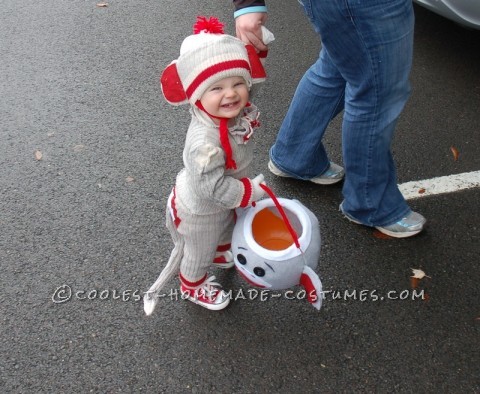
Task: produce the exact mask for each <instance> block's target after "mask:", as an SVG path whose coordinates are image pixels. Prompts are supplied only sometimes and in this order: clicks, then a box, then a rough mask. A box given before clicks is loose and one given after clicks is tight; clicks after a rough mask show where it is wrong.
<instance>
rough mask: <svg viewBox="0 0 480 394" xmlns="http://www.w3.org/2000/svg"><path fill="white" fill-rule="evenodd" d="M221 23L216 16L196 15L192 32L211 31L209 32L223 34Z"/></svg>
mask: <svg viewBox="0 0 480 394" xmlns="http://www.w3.org/2000/svg"><path fill="white" fill-rule="evenodd" d="M223 26H224V25H223V23H221V22H220V21H219V20H218V19H217V18H215V17H214V16H211V17H210V18H209V19H207V18H206V17H204V16H197V21H196V22H195V24H194V25H193V34H200V33H202V32H204V33H211V34H224V31H223Z"/></svg>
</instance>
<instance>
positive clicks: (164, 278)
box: [143, 210, 185, 316]
mask: <svg viewBox="0 0 480 394" xmlns="http://www.w3.org/2000/svg"><path fill="white" fill-rule="evenodd" d="M167 228H168V229H169V230H170V233H171V235H172V238H173V242H174V245H175V246H174V248H173V250H172V253H171V254H170V258H169V259H168V262H167V265H166V266H165V268H164V269H163V270H162V272H161V273H160V276H159V277H158V278H157V280H156V281H155V283H154V284H153V285H152V286H151V287H150V289H148V291H147V292H146V293H145V295H144V297H143V309H144V311H145V313H146V315H147V316H150V315H151V314H152V313H153V310H154V309H155V306H156V305H157V302H158V298H159V297H158V292H159V290H160V289H162V287H163V286H165V284H166V283H168V282H169V281H171V280H172V279H173V277H174V276H176V275H177V274H178V272H179V270H180V263H181V261H182V257H183V250H184V247H185V239H184V238H183V237H182V236H181V235H180V234H179V233H178V231H177V229H176V228H175V224H174V223H173V220H172V217H171V216H170V212H168V210H167Z"/></svg>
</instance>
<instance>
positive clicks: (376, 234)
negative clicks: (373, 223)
mask: <svg viewBox="0 0 480 394" xmlns="http://www.w3.org/2000/svg"><path fill="white" fill-rule="evenodd" d="M373 236H374V237H375V238H378V239H392V238H393V237H391V236H390V235H387V234H384V233H382V232H380V231H378V230H373Z"/></svg>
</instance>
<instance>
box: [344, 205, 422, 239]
mask: <svg viewBox="0 0 480 394" xmlns="http://www.w3.org/2000/svg"><path fill="white" fill-rule="evenodd" d="M342 204H343V203H342ZM342 204H340V212H342V213H343V216H345V217H346V218H347V219H348V220H350V221H351V222H353V223H356V224H363V223H360V222H359V221H358V220H356V219H354V218H352V217H351V216H349V215H348V214H346V213H345V212H344V211H343V208H342ZM425 223H427V219H425V218H424V217H423V216H422V215H420V214H419V213H417V212H413V211H410V213H409V214H408V215H407V216H405V217H403V218H402V219H400V220H399V221H397V222H395V223H393V224H390V225H388V226H383V227H380V226H375V228H376V229H377V230H378V231H380V232H381V233H383V234H387V235H389V236H390V237H394V238H407V237H412V236H414V235H416V234H418V233H419V232H420V231H422V230H423V227H424V226H425Z"/></svg>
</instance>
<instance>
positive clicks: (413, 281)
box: [410, 276, 418, 289]
mask: <svg viewBox="0 0 480 394" xmlns="http://www.w3.org/2000/svg"><path fill="white" fill-rule="evenodd" d="M410 287H411V288H412V289H416V288H417V287H418V278H415V277H414V276H411V277H410Z"/></svg>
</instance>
